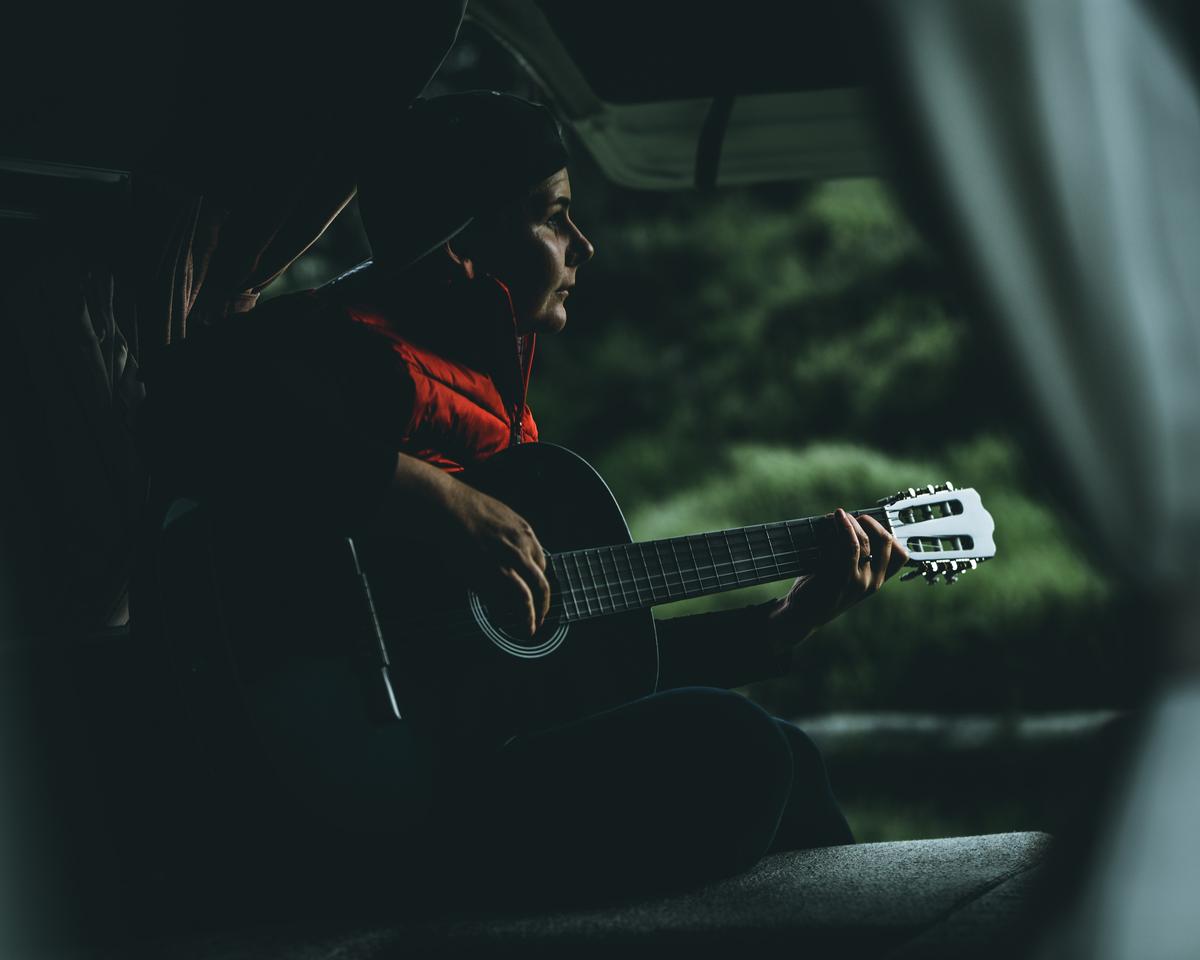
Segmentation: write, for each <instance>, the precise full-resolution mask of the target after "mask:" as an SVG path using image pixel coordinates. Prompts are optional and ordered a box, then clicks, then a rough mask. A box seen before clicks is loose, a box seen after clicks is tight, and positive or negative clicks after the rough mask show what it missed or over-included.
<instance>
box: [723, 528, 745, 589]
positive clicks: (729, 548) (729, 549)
mask: <svg viewBox="0 0 1200 960" xmlns="http://www.w3.org/2000/svg"><path fill="white" fill-rule="evenodd" d="M721 536H722V537H723V538H724V540H725V552H726V553H728V554H729V568H730V570H731V571H732V572H733V582H734V583H736V584H738V585H739V586H741V583H742V575H741V574H740V573H738V568H737V561H736V560H734V559H733V545H732V544H731V543H730V542H729V531H728V530H722V531H721Z"/></svg>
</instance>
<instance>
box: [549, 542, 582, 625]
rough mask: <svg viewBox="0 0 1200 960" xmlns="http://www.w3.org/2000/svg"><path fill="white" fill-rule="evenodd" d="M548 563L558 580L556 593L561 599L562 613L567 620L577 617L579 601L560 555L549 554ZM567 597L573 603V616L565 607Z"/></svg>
mask: <svg viewBox="0 0 1200 960" xmlns="http://www.w3.org/2000/svg"><path fill="white" fill-rule="evenodd" d="M549 564H550V569H551V570H553V571H554V577H555V579H556V580H557V581H558V595H559V597H560V598H561V600H562V608H563V615H564V616H565V617H566V618H567V619H568V620H574V619H578V617H579V601H578V600H576V599H575V590H574V588H573V587H572V586H571V578H570V577H569V576H567V568H566V565H565V564H564V563H563V562H562V557H561V556H559V555H558V554H556V553H552V554H550V559H549ZM568 599H570V600H571V601H572V602H573V603H574V604H575V616H574V617H572V616H571V611H570V610H569V609H568V608H567V600H568Z"/></svg>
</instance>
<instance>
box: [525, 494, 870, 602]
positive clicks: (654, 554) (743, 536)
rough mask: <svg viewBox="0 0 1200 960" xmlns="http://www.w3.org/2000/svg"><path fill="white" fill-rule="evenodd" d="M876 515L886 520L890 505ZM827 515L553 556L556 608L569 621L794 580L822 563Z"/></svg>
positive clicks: (550, 562) (550, 558)
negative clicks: (886, 510) (821, 544)
mask: <svg viewBox="0 0 1200 960" xmlns="http://www.w3.org/2000/svg"><path fill="white" fill-rule="evenodd" d="M862 514H870V515H871V516H873V517H875V518H876V519H878V520H880V521H881V522H882V523H884V524H885V525H886V523H887V521H886V512H885V511H883V510H879V509H875V510H861V511H855V512H854V515H855V516H860V515H862ZM829 523H830V521H829V520H828V519H827V518H825V517H806V518H804V519H801V520H784V521H781V522H779V523H764V524H759V525H757V526H750V527H737V528H735V529H730V530H719V531H716V532H712V533H698V534H693V535H691V536H685V537H671V538H669V539H666V540H648V541H644V542H641V543H620V544H616V545H614V546H608V547H592V548H589V549H586V550H572V551H567V552H563V553H555V554H551V555H550V556H549V557H548V561H547V562H548V567H549V572H550V573H552V574H553V578H554V580H556V581H557V583H556V590H555V594H554V598H553V601H552V607H553V608H555V609H556V610H557V612H558V613H559V615H560V616H561V617H562V618H563V619H565V620H568V621H571V620H585V619H589V618H591V617H601V616H607V615H608V614H612V613H624V612H625V611H628V610H638V609H642V608H645V607H652V606H656V605H657V604H661V603H672V602H674V601H676V600H688V599H690V598H692V597H702V596H707V595H708V594H712V593H722V592H724V591H726V590H736V589H738V588H740V587H749V586H754V585H755V584H760V583H772V582H774V581H776V580H786V579H790V578H792V577H797V576H799V575H801V574H803V573H806V572H810V571H812V570H813V569H814V568H815V567H816V566H817V564H818V563H819V561H820V555H821V546H820V540H821V529H822V527H824V526H825V525H827V524H829Z"/></svg>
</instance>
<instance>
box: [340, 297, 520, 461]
mask: <svg viewBox="0 0 1200 960" xmlns="http://www.w3.org/2000/svg"><path fill="white" fill-rule="evenodd" d="M469 287H470V288H471V290H470V292H469V294H468V295H465V296H463V295H460V296H455V297H451V298H448V299H447V309H448V311H449V313H450V315H449V316H431V315H430V314H429V313H428V310H427V309H423V308H419V307H418V308H415V309H412V310H405V309H398V310H397V309H393V310H390V311H385V310H384V309H382V308H381V307H379V306H378V305H374V304H366V303H354V304H349V305H347V306H345V307H344V308H343V309H344V310H345V312H346V316H347V317H348V318H349V320H350V321H351V322H353V323H357V324H361V325H362V326H364V327H367V328H368V329H370V330H371V331H373V332H374V333H375V334H377V335H379V336H381V337H384V338H386V339H387V340H388V341H389V342H390V344H391V347H392V350H393V352H394V353H395V355H396V357H397V358H398V359H399V361H400V362H399V363H398V364H397V367H396V375H397V376H398V377H405V378H407V379H408V381H410V382H411V388H412V389H411V396H412V403H411V406H410V408H409V409H397V410H396V411H394V416H395V418H396V419H395V420H394V421H393V422H395V423H396V424H397V425H402V426H401V428H400V430H399V436H400V441H401V444H402V446H401V450H402V452H404V453H407V454H411V455H412V456H415V457H419V458H420V459H422V460H425V461H427V462H429V463H432V464H434V465H435V466H438V467H441V468H442V469H443V470H446V471H448V472H451V473H456V472H458V471H461V470H462V469H464V468H465V467H467V466H470V465H471V464H472V463H477V462H479V461H480V460H486V459H487V458H488V457H490V456H493V455H494V454H496V453H499V452H500V451H501V450H504V449H505V448H507V447H508V446H510V445H511V444H514V443H532V442H536V441H537V438H538V430H537V424H536V423H535V422H534V419H533V414H532V413H531V412H530V410H529V406H528V404H527V403H526V399H525V398H526V393H527V391H528V388H529V372H530V370H531V369H532V365H533V351H534V343H535V339H536V338H535V336H534V335H533V334H526V335H524V336H520V337H519V336H518V335H517V332H516V318H515V316H514V313H513V306H512V298H511V297H510V296H509V292H508V289H507V287H505V286H504V284H502V283H500V282H499V281H498V280H494V279H493V278H490V277H488V278H482V279H479V280H475V281H472V282H471V283H470V284H469ZM384 413H385V414H386V415H387V416H389V417H391V416H392V412H390V411H384Z"/></svg>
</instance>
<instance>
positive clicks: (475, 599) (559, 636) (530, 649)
mask: <svg viewBox="0 0 1200 960" xmlns="http://www.w3.org/2000/svg"><path fill="white" fill-rule="evenodd" d="M467 603H468V606H469V608H470V610H471V616H472V617H473V618H474V620H475V625H476V626H477V627H479V630H480V631H481V632H482V633H483V635H484V636H485V637H487V638H488V639H489V640H491V641H492V643H494V644H495V645H496V646H497V647H499V648H500V649H501V650H503V651H504V652H505V653H507V654H509V655H510V656H514V657H520V658H521V659H522V660H537V659H538V658H540V657H545V656H549V655H550V654H551V653H553V652H554V651H555V650H557V649H558V648H559V647H560V646H562V642H563V640H565V639H566V636H567V630H568V629H569V628H570V624H569V623H567V622H566V621H564V620H561V619H548V620H546V622H545V623H543V624H542V628H541V629H540V630H538V632H537V633H535V634H534V635H533V636H532V637H531V636H529V634H527V633H525V632H524V630H523V629H522V628H521V624H522V623H524V617H523V615H521V614H520V613H519V612H513V611H503V610H498V611H495V613H492V612H491V611H489V610H488V605H487V602H486V601H485V600H484V599H483V597H481V596H479V594H477V593H476V592H475V591H474V590H468V591H467ZM552 617H553V614H552Z"/></svg>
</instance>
